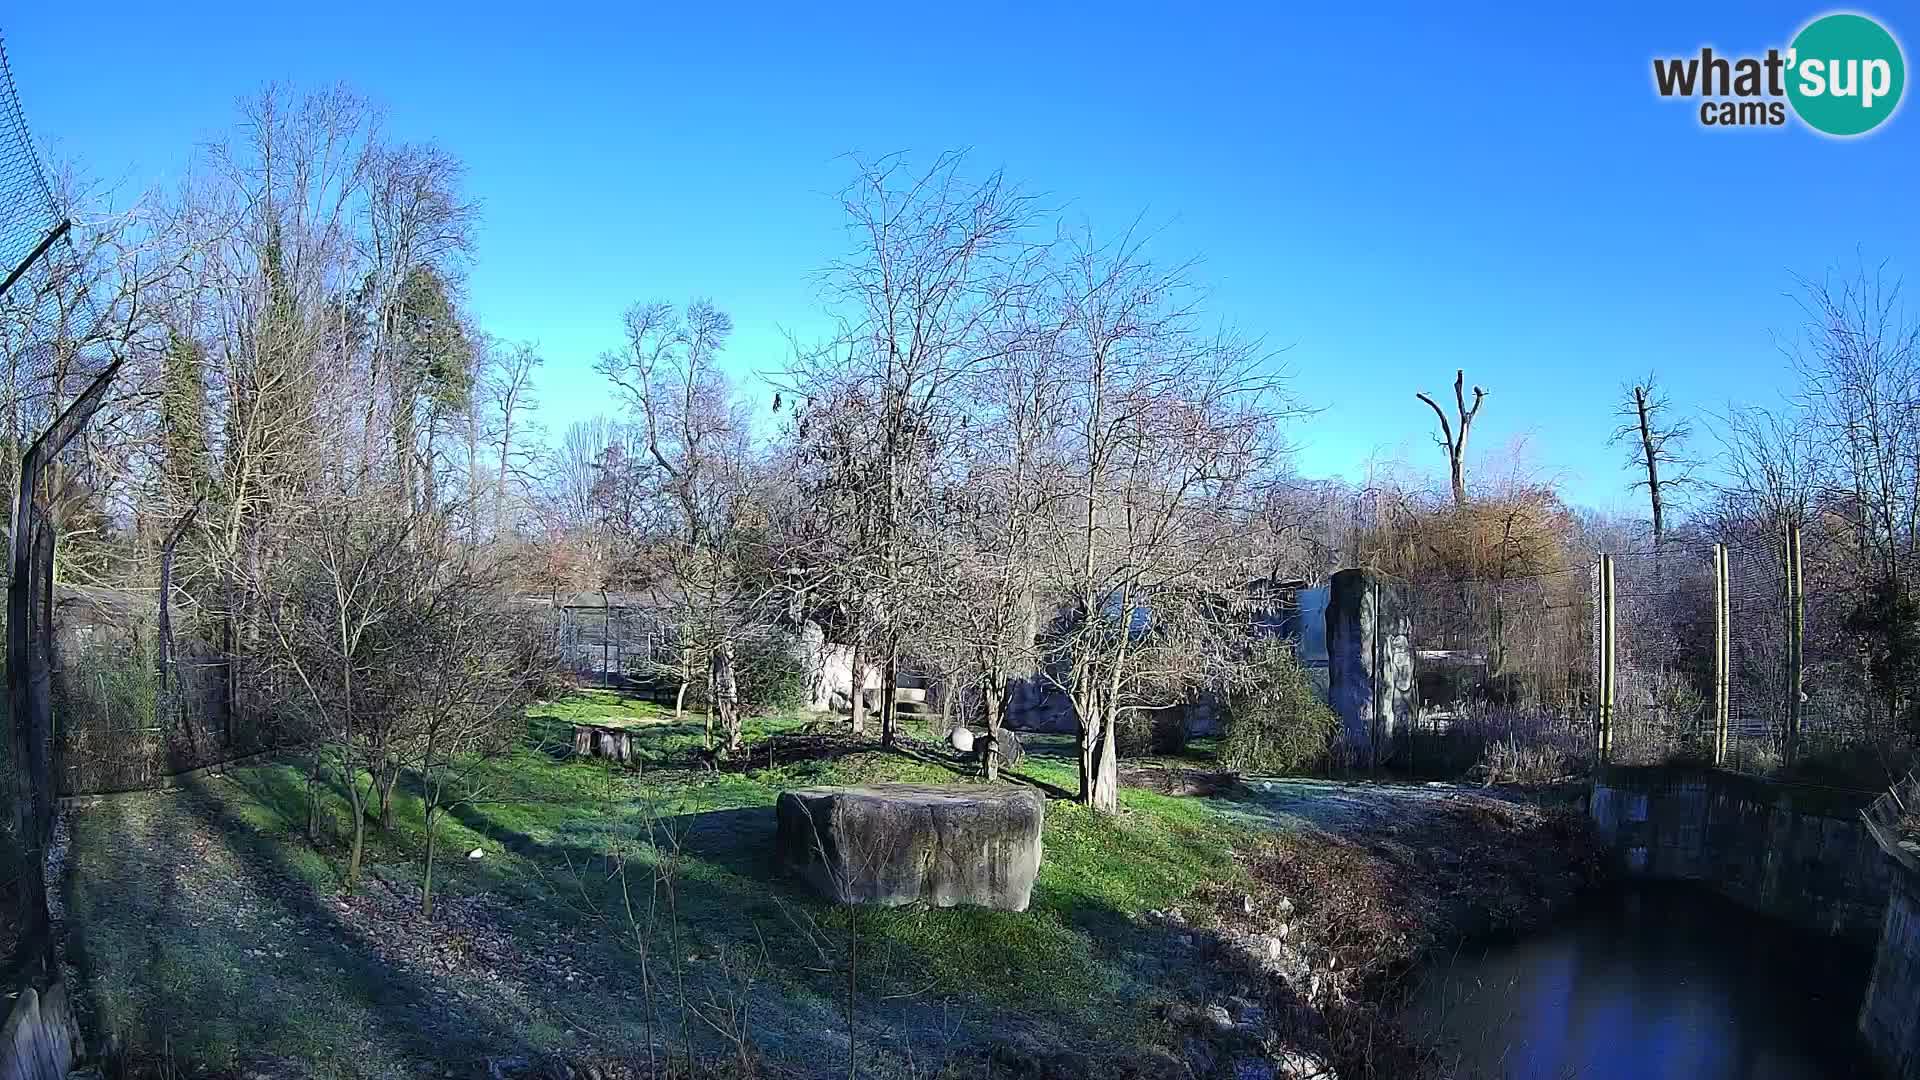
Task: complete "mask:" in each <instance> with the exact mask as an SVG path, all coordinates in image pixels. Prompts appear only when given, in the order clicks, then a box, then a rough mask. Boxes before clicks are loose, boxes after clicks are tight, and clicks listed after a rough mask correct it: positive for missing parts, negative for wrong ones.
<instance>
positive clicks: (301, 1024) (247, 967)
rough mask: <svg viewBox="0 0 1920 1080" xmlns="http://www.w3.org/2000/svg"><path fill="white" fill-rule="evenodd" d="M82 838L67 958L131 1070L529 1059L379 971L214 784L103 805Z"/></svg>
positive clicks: (74, 868) (283, 851)
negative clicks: (451, 1019)
mask: <svg viewBox="0 0 1920 1080" xmlns="http://www.w3.org/2000/svg"><path fill="white" fill-rule="evenodd" d="M299 794H300V795H301V796H302V803H301V806H302V817H301V818H300V821H301V822H302V823H303V824H304V792H300V793H299ZM280 801H282V802H284V801H285V800H284V799H281V800H280ZM276 812H282V811H279V810H276ZM75 828H76V830H84V831H86V832H87V833H88V834H89V835H87V836H86V837H85V838H84V839H83V838H82V837H81V836H80V834H79V833H78V832H77V833H76V841H75V843H76V848H77V849H78V848H84V850H76V853H75V857H74V858H73V859H72V860H70V863H69V873H68V878H67V881H66V883H65V888H66V894H67V900H68V904H69V907H68V910H69V912H70V915H69V922H68V925H69V928H70V929H69V934H68V939H69V951H70V955H71V957H72V959H73V961H74V963H75V964H76V966H77V967H78V969H79V970H80V972H81V975H82V978H81V984H82V987H83V995H84V999H85V1001H86V1010H87V1013H88V1015H89V1016H90V1017H91V1018H92V1020H93V1025H92V1026H93V1027H94V1030H95V1031H96V1032H97V1033H98V1035H99V1036H100V1037H101V1038H102V1039H103V1040H104V1041H105V1043H106V1045H105V1046H103V1047H101V1049H102V1050H104V1051H105V1052H106V1053H107V1054H108V1055H109V1059H110V1060H114V1061H117V1062H119V1063H120V1067H122V1068H127V1069H133V1070H139V1069H140V1068H141V1067H142V1064H143V1063H147V1064H149V1065H150V1064H152V1063H155V1062H159V1063H161V1064H162V1065H165V1066H171V1065H172V1064H173V1063H174V1062H179V1063H181V1064H185V1065H188V1066H189V1067H192V1068H199V1069H212V1070H223V1069H231V1068H236V1067H239V1066H240V1065H242V1064H245V1063H249V1062H255V1061H263V1060H264V1061H269V1062H271V1061H273V1060H275V1059H293V1060H298V1061H301V1062H303V1063H304V1064H307V1065H309V1066H311V1067H312V1068H313V1071H315V1072H320V1073H325V1072H331V1071H339V1072H346V1073H354V1074H364V1075H381V1074H401V1073H410V1072H414V1071H416V1070H417V1069H418V1068H419V1067H421V1066H422V1065H423V1064H424V1063H429V1062H456V1061H467V1062H472V1063H474V1064H475V1065H478V1064H480V1063H481V1059H482V1058H483V1056H484V1055H486V1054H488V1053H492V1054H512V1053H519V1052H524V1050H525V1046H524V1045H523V1044H522V1043H521V1042H520V1041H519V1040H518V1039H517V1038H516V1037H515V1036H513V1035H512V1034H511V1033H510V1029H509V1028H508V1026H507V1025H505V1024H502V1023H498V1022H492V1023H476V1022H475V1021H476V1020H477V1019H480V1018H477V1017H474V1016H473V1015H472V1014H471V1012H469V1013H468V1014H467V1015H466V1016H464V1017H462V1018H461V1020H460V1022H458V1023H449V1016H448V1014H447V1010H446V1008H445V1007H444V1000H443V999H442V998H441V997H440V995H438V994H436V993H435V992H434V991H433V990H432V989H431V988H430V987H428V986H426V985H424V984H423V983H422V982H420V981H419V980H418V979H417V978H416V977H415V976H414V975H413V974H412V973H410V972H407V971H404V970H400V969H397V968H395V967H394V966H392V965H389V964H386V963H383V962H382V961H381V960H379V959H378V958H377V957H376V956H375V955H374V954H373V953H372V951H371V950H370V949H369V948H368V947H367V946H368V943H367V942H366V941H365V940H364V939H363V936H362V933H361V931H360V930H359V929H357V928H356V927H354V926H352V925H350V924H348V923H346V922H345V921H344V920H342V919H341V918H340V916H339V914H338V912H337V911H336V910H335V909H334V908H333V907H332V905H330V904H328V903H325V902H323V901H322V899H321V897H320V895H318V894H317V893H316V891H315V888H314V884H313V882H312V878H313V874H312V871H311V868H297V867H295V866H292V865H290V864H289V861H288V854H289V852H290V851H292V850H294V849H290V848H288V847H287V846H286V845H284V844H281V843H279V842H277V841H276V840H275V839H273V838H270V837H267V836H264V835H262V834H261V833H260V832H258V831H257V830H256V829H255V827H254V826H253V825H251V824H249V823H247V822H245V821H242V820H240V819H239V818H238V817H236V816H234V815H233V814H232V813H231V812H230V811H229V810H228V809H227V808H226V806H225V804H224V803H223V801H222V800H221V799H220V798H219V797H218V796H217V795H215V794H214V793H212V792H210V791H208V790H207V789H206V787H205V782H204V781H203V780H199V779H196V780H194V781H192V782H190V783H188V784H187V785H185V786H184V787H183V788H182V789H181V790H179V791H177V792H174V793H170V794H166V795H142V796H132V797H120V798H113V799H108V800H105V801H104V802H102V803H101V804H99V805H98V806H96V807H94V808H92V809H89V810H87V811H85V820H83V821H76V822H75ZM489 1019H492V1018H489Z"/></svg>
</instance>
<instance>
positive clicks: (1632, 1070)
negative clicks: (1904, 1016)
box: [1409, 885, 1873, 1080]
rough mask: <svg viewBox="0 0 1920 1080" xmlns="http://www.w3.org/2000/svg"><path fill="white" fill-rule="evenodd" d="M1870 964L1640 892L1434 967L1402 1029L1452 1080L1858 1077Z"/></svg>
mask: <svg viewBox="0 0 1920 1080" xmlns="http://www.w3.org/2000/svg"><path fill="white" fill-rule="evenodd" d="M1870 960H1871V958H1870V957H1869V956H1867V955H1866V954H1865V953H1864V952H1862V951H1861V950H1858V949H1852V948H1844V947H1839V946H1836V945H1835V944H1833V943H1832V942H1830V941H1828V940H1827V939H1824V938H1817V937H1812V936H1808V935H1803V934H1800V933H1798V932H1796V931H1793V930H1791V929H1790V928H1787V927H1784V926H1782V925H1780V924H1778V923H1774V922H1771V921H1769V920H1765V919H1762V918H1759V917H1757V916H1754V915H1750V914H1748V913H1747V912H1745V911H1743V910H1741V909H1740V908H1737V907H1735V906H1733V905H1732V904H1731V903H1729V902H1727V901H1725V900H1723V899H1721V898H1720V897H1718V896H1715V895H1713V894H1712V893H1709V892H1707V891H1705V890H1703V889H1695V888H1691V887H1687V886H1678V885H1676V886H1640V887H1635V888H1632V889H1625V890H1621V891H1618V892H1609V893H1606V894H1604V895H1602V896H1598V897H1595V898H1594V899H1593V900H1591V901H1590V902H1588V903H1586V904H1583V905H1582V906H1581V907H1580V908H1579V909H1577V910H1576V911H1574V912H1572V913H1570V914H1569V915H1568V916H1567V917H1566V918H1565V919H1563V920H1562V921H1560V922H1559V923H1557V924H1556V925H1554V926H1552V927H1549V928H1548V929H1546V930H1544V931H1542V932H1540V933H1539V934H1537V935H1534V936H1531V937H1528V938H1526V939H1524V940H1520V941H1514V942H1505V943H1497V944H1492V945H1480V946H1474V947H1470V948H1467V949H1463V950H1462V951H1461V952H1459V953H1458V954H1456V955H1454V956H1453V957H1450V958H1449V959H1447V960H1446V961H1444V962H1441V963H1437V964H1435V965H1434V966H1433V968H1432V969H1431V970H1430V971H1429V972H1428V973H1427V975H1426V978H1425V979H1424V980H1423V982H1422V984H1421V986H1420V987H1419V989H1418V991H1417V992H1416V995H1415V1000H1414V1002H1413V1004H1412V1007H1411V1010H1410V1013H1409V1019H1410V1021H1411V1023H1412V1025H1413V1027H1414V1028H1415V1030H1417V1031H1422V1032H1426V1033H1428V1034H1430V1035H1432V1036H1434V1037H1436V1038H1437V1039H1439V1040H1440V1041H1442V1042H1443V1043H1444V1044H1445V1046H1446V1048H1447V1053H1448V1055H1449V1057H1450V1058H1451V1059H1453V1060H1455V1061H1456V1062H1457V1065H1458V1072H1459V1074H1460V1075H1462V1076H1486V1077H1507V1078H1511V1080H1534V1078H1560V1077H1647V1078H1656V1080H1657V1078H1664V1077H1673V1078H1675V1080H1680V1078H1685V1080H1721V1078H1725V1080H1732V1078H1741V1080H1800V1078H1808V1077H1839V1076H1872V1075H1873V1073H1872V1071H1871V1070H1870V1068H1869V1066H1868V1065H1867V1063H1866V1061H1865V1059H1864V1058H1863V1057H1862V1056H1861V1052H1860V1050H1859V1046H1858V1041H1857V1039H1856V1037H1855V1034H1854V1015H1855V1013H1856V1011H1857V1010H1858V1009H1859V1007H1860V999H1861V996H1862V994H1864V993H1865V990H1866V980H1867V973H1868V970H1869V965H1870Z"/></svg>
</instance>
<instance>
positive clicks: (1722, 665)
mask: <svg viewBox="0 0 1920 1080" xmlns="http://www.w3.org/2000/svg"><path fill="white" fill-rule="evenodd" d="M1730 598H1731V593H1730V591H1729V589H1728V582H1727V545H1725V544H1715V545H1713V763H1714V764H1715V765H1725V764H1726V763H1727V734H1728V729H1729V728H1731V727H1732V708H1731V706H1732V702H1731V701H1730V700H1729V697H1730V694H1729V691H1730V690H1731V688H1732V680H1731V679H1730V678H1729V669H1730V668H1731V666H1732V665H1731V663H1730V662H1729V661H1730V660H1731V658H1732V649H1731V647H1730V646H1731V644H1732V641H1733V617H1732V612H1731V611H1730V610H1729V604H1728V601H1729V600H1730Z"/></svg>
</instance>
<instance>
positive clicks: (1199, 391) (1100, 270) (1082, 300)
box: [1045, 238, 1292, 811]
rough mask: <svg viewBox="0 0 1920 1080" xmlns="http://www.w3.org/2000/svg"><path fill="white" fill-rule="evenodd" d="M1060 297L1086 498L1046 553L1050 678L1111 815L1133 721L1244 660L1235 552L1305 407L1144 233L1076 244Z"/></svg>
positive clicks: (1079, 485)
mask: <svg viewBox="0 0 1920 1080" xmlns="http://www.w3.org/2000/svg"><path fill="white" fill-rule="evenodd" d="M1057 288H1058V290H1059V301H1058V302H1059V303H1060V305H1061V313H1062V317H1061V327H1062V332H1061V334H1060V337H1059V339H1058V352H1059V362H1061V363H1062V364H1064V365H1066V367H1067V369H1068V370H1069V372H1070V373H1071V374H1070V377H1069V378H1068V379H1067V381H1066V382H1065V384H1064V385H1065V386H1066V388H1067V395H1066V396H1067V400H1066V414H1067V418H1068V419H1067V423H1066V424H1065V425H1063V431H1062V435H1063V437H1064V438H1065V440H1066V451H1067V460H1068V462H1069V465H1068V475H1069V476H1070V478H1071V479H1070V486H1069V489H1068V490H1070V491H1071V492H1072V496H1071V500H1070V501H1069V502H1068V503H1067V506H1068V507H1069V508H1070V510H1069V512H1068V513H1065V514H1062V515H1060V516H1058V517H1057V518H1055V519H1054V521H1053V522H1052V523H1051V524H1052V527H1053V528H1054V529H1056V530H1057V532H1056V533H1054V535H1052V536H1050V537H1049V538H1048V539H1047V541H1046V542H1045V543H1046V544H1047V546H1048V547H1049V548H1050V549H1052V550H1055V551H1059V552H1063V553H1064V554H1065V558H1064V559H1062V560H1060V561H1059V562H1058V563H1057V564H1056V569H1055V570H1054V574H1055V575H1056V577H1055V581H1056V595H1059V596H1062V597H1063V598H1065V599H1066V600H1067V601H1068V603H1069V605H1070V609H1069V611H1068V612H1067V614H1066V616H1065V617H1064V619H1063V620H1062V623H1063V625H1060V626H1057V627H1056V628H1055V630H1054V632H1053V634H1052V641H1051V652H1052V659H1053V662H1052V663H1051V664H1050V665H1049V666H1048V671H1049V675H1050V677H1051V678H1052V679H1054V680H1055V681H1056V683H1057V684H1058V685H1059V686H1060V687H1061V689H1063V690H1064V691H1065V692H1067V693H1068V694H1069V695H1070V696H1071V697H1072V700H1073V706H1074V712H1075V715H1076V716H1077V718H1078V720H1079V727H1080V798H1081V800H1082V801H1083V802H1086V803H1088V804H1089V805H1091V806H1093V807H1094V808H1096V809H1099V810H1105V811H1113V810H1115V809H1117V807H1118V800H1119V777H1118V753H1119V747H1118V741H1117V737H1116V734H1117V733H1116V728H1117V726H1118V724H1119V723H1120V721H1121V719H1122V717H1123V715H1124V714H1126V713H1128V712H1130V711H1137V710H1152V709H1158V708H1172V707H1175V706H1177V705H1179V704H1181V703H1184V702H1185V701H1186V700H1187V699H1188V697H1189V694H1190V692H1191V691H1192V690H1193V689H1194V688H1195V687H1196V686H1199V685H1202V684H1204V683H1205V682H1206V681H1207V680H1209V679H1216V678H1218V677H1219V674H1220V672H1219V668H1220V667H1222V666H1223V665H1226V664H1228V663H1230V662H1231V653H1230V651H1229V650H1227V649H1226V648H1225V647H1224V646H1225V642H1226V640H1227V638H1228V636H1229V630H1228V628H1229V627H1230V626H1232V627H1233V628H1234V630H1236V631H1237V630H1238V627H1237V626H1235V625H1234V624H1233V623H1232V622H1231V621H1230V620H1229V619H1227V618H1226V615H1227V613H1228V612H1230V611H1231V610H1232V609H1233V608H1234V606H1235V605H1236V603H1237V602H1238V601H1240V600H1241V599H1243V597H1244V589H1245V586H1246V583H1247V581H1248V578H1249V577H1250V572H1249V566H1248V564H1247V561H1246V560H1245V559H1244V558H1243V557H1244V556H1245V555H1248V554H1250V552H1247V551H1245V550H1244V549H1241V548H1238V547H1237V546H1236V545H1235V544H1232V543H1228V542H1223V541H1224V539H1225V536H1226V535H1228V534H1229V533H1230V532H1231V529H1232V523H1233V522H1235V521H1237V520H1239V519H1240V518H1241V517H1243V515H1244V512H1245V510H1246V509H1247V507H1248V505H1250V504H1252V503H1253V502H1255V501H1257V499H1258V497H1259V492H1260V490H1261V489H1262V487H1263V486H1264V480H1265V479H1266V478H1267V477H1268V475H1269V471H1270V469H1271V467H1272V466H1273V464H1274V463H1275V461H1276V459H1277V457H1278V454H1279V452H1280V450H1281V449H1282V448H1281V447H1280V446H1279V444H1278V442H1277V441H1276V438H1275V429H1276V424H1277V422H1278V421H1279V420H1280V419H1281V418H1282V417H1283V416H1284V415H1286V414H1287V413H1288V412H1290V411H1291V410H1292V404H1291V402H1290V401H1289V400H1288V399H1286V397H1285V396H1284V395H1283V394H1282V393H1281V387H1280V383H1279V379H1278V376H1277V375H1276V374H1275V373H1274V372H1273V371H1272V369H1271V367H1270V365H1269V364H1268V363H1266V358H1265V357H1263V356H1261V355H1260V354H1259V353H1258V352H1257V351H1256V350H1255V349H1254V348H1253V347H1252V346H1250V345H1248V344H1247V343H1245V342H1242V341H1239V340H1236V339H1234V338H1232V337H1228V336H1210V335H1205V334H1203V333H1201V332H1199V331H1198V330H1197V329H1196V327H1195V322H1196V312H1195V309H1194V307H1193V304H1194V299H1193V294H1192V292H1191V290H1190V289H1189V288H1188V287H1187V286H1186V285H1185V283H1184V282H1183V280H1182V278H1181V275H1180V273H1179V272H1177V271H1176V272H1172V273H1169V272H1166V271H1163V270H1160V269H1157V268H1156V267H1154V266H1153V265H1152V264H1151V263H1149V262H1147V261H1146V260H1145V259H1144V257H1143V256H1142V254H1141V252H1140V250H1139V247H1138V244H1137V242H1135V241H1133V240H1132V239H1131V238H1127V239H1123V241H1122V242H1121V243H1120V244H1118V245H1115V246H1113V247H1110V248H1103V247H1100V246H1098V245H1096V244H1094V243H1092V242H1091V241H1090V240H1081V241H1079V242H1077V243H1076V244H1075V245H1074V247H1073V249H1072V251H1071V253H1070V255H1069V257H1068V258H1067V260H1066V262H1065V265H1064V266H1063V268H1062V269H1061V271H1060V273H1059V275H1058V285H1057Z"/></svg>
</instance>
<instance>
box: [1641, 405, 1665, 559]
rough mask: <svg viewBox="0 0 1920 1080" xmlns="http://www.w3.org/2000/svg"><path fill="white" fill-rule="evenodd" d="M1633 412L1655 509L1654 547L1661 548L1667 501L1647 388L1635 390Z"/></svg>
mask: <svg viewBox="0 0 1920 1080" xmlns="http://www.w3.org/2000/svg"><path fill="white" fill-rule="evenodd" d="M1633 411H1634V414H1635V416H1636V418H1637V419H1638V421H1639V424H1640V456H1641V457H1642V459H1644V460H1645V462H1646V465H1647V501H1648V502H1649V503H1651V504H1652V507H1653V546H1654V547H1659V546H1660V540H1661V537H1663V536H1664V535H1665V534H1666V531H1667V513H1666V510H1667V507H1666V501H1665V499H1664V498H1663V497H1662V494H1661V491H1660V453H1659V447H1658V446H1656V445H1655V443H1654V438H1653V421H1652V418H1651V417H1650V416H1649V415H1648V408H1647V388H1646V387H1644V386H1636V387H1634V388H1633Z"/></svg>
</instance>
